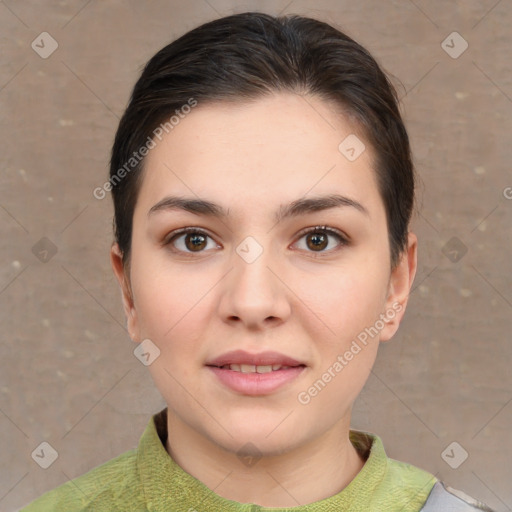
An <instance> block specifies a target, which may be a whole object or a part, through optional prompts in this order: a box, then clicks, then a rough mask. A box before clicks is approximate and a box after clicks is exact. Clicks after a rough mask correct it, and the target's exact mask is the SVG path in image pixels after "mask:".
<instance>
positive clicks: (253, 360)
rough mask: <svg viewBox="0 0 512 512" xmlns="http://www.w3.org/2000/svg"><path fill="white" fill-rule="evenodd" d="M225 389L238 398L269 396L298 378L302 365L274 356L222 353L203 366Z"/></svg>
mask: <svg viewBox="0 0 512 512" xmlns="http://www.w3.org/2000/svg"><path fill="white" fill-rule="evenodd" d="M206 366H207V367H208V369H209V370H211V371H212V373H213V375H215V376H216V378H217V379H218V380H219V381H220V382H221V383H222V384H223V385H224V386H226V387H228V388H229V389H231V390H232V391H235V392H236V393H239V394H242V395H250V396H258V395H268V394H270V393H273V392H275V391H277V390H279V389H280V388H282V387H284V386H285V385H287V384H290V383H291V382H292V381H294V380H295V379H296V378H298V377H299V376H300V375H301V374H302V373H303V371H304V370H305V369H306V365H305V364H304V363H301V362H300V361H297V360H296V359H293V358H292V357H289V356H286V355H284V354H279V353H278V352H260V353H259V354H250V353H249V352H245V351H243V350H235V351H233V352H226V353H225V354H222V355H221V356H219V357H216V358H215V359H212V360H210V361H208V362H207V363H206Z"/></svg>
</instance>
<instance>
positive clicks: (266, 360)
mask: <svg viewBox="0 0 512 512" xmlns="http://www.w3.org/2000/svg"><path fill="white" fill-rule="evenodd" d="M228 365H239V366H255V367H258V366H259V367H261V366H274V365H280V366H281V367H285V366H289V367H295V366H306V365H305V364H304V363H302V362H300V361H297V360H296V359H293V358H292V357H289V356H286V355H284V354H280V353H279V352H260V353H259V354H251V353H249V352H245V351H244V350H234V351H231V352H226V353H225V354H222V355H220V356H219V357H216V358H215V359H212V360H210V361H208V362H207V363H206V366H217V367H219V368H222V367H223V366H228ZM235 371H236V370H235ZM261 373H264V372H261Z"/></svg>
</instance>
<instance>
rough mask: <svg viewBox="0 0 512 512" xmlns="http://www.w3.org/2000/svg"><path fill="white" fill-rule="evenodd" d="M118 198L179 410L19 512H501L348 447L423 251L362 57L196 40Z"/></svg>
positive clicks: (119, 219)
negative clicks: (132, 445) (355, 410)
mask: <svg viewBox="0 0 512 512" xmlns="http://www.w3.org/2000/svg"><path fill="white" fill-rule="evenodd" d="M105 191H112V195H113V200H114V208H115V242H114V244H113V246H112V251H111V261H112V266H113V269H114V272H115V275H116V277H117V279H118V281H119V283H120V286H121V290H122V296H123V304H124V309H125V313H126V317H127V322H128V330H129V333H130V336H131V338H132V339H133V340H134V341H135V342H137V343H138V347H137V349H136V351H135V353H136V355H137V356H138V357H139V359H140V360H141V361H142V362H143V363H144V364H145V365H146V366H148V368H149V370H150V372H151V375H152V376H153V379H154V381H155V384H156V386H157V387H158V389H159V390H160V392H161V393H162V396H163V397H164V398H165V400H166V402H167V405H168V406H167V407H166V408H165V409H164V410H163V411H161V412H160V413H158V414H155V415H154V416H153V418H151V420H150V422H149V425H148V427H147V429H146V431H145V432H144V434H143V435H142V437H141V440H140V444H139V446H138V448H137V449H136V450H131V451H129V452H126V453H124V454H122V455H120V456H119V457H117V458H115V459H113V460H111V461H109V462H107V463H105V464H103V465H101V466H99V467H97V468H95V469H93V470H91V471H90V472H89V473H87V474H85V475H83V476H81V477H79V478H77V479H75V480H73V481H72V482H68V483H67V484H65V485H63V486H61V487H59V488H57V489H55V490H53V491H51V492H49V493H47V494H46V495H44V496H43V497H41V498H40V499H39V500H36V501H35V502H34V503H33V504H32V505H30V506H29V507H27V508H26V509H25V510H27V511H32V510H34V511H35V510H38V511H44V510H66V511H74V510H95V511H96V510H100V511H101V510H105V511H106V510H109V511H110V510H134V511H135V510H137V511H139V510H162V511H163V510H166V511H169V510H173V511H174V510H176V511H178V510H182V511H185V510H188V511H193V510H197V511H210V510H211V511H219V510H223V511H224V510H226V511H254V510H267V509H272V510H277V509H279V510H288V509H290V510H295V511H306V510H307V511H329V510H333V511H334V510H336V511H345V510H346V511H348V510H351V511H365V512H366V511H380V512H385V511H398V510H400V511H404V512H407V511H410V512H413V511H414V512H416V511H420V510H423V511H428V510H453V511H456V510H457V511H459V510H460V511H465V510H489V509H488V508H487V507H485V505H482V504H480V503H478V502H476V501H475V500H472V499H471V498H469V497H467V496H465V495H462V494H461V493H459V492H453V490H451V489H449V488H448V489H447V488H446V487H445V486H444V485H443V484H442V483H441V482H438V481H437V479H436V478H435V477H434V476H433V475H431V474H430V473H428V472H426V471H424V470H422V469H420V468H417V467H414V466H412V465H410V464H406V463H402V462H399V461H395V460H393V459H390V458H388V457H387V455H386V453H385V451H384V447H383V445H382V442H381V440H380V438H379V437H378V436H377V435H375V434H372V433H369V432H362V431H356V430H351V429H350V417H351V410H352V405H353V403H354V401H355V399H356V398H357V396H358V394H359V393H360V391H361V389H362V388H363V386H364V384H365V382H366V380H367V378H368V376H369V374H370V372H371V369H372V366H373V363H374V361H375V358H376V355H377V349H378V346H379V343H380V342H385V341H387V340H389V339H391V338H392V336H393V335H394V334H395V332H396V331H397V329H398V327H399V324H400V321H401V319H402V317H403V315H404V312H405V308H406V305H407V300H408V295H409V292H410V289H411V285H412V282H413V279H414V275H415V272H416V251H417V240H416V237H415V235H414V234H413V233H411V232H410V231H409V221H410V217H411V212H412V209H413V206H414V171H413V166H412V162H411V155H410V147H409V141H408V136H407V132H406V130H405V127H404V124H403V122H402V119H401V116H400V113H399V109H398V105H397V96H396V92H395V90H394V89H393V87H392V85H391V84H390V82H389V81H388V79H387V78H386V76H385V74H384V73H383V72H382V70H381V69H380V68H379V66H378V64H377V63H376V62H375V60H374V59H373V58H372V56H371V55H370V54H369V53H368V52H367V51H366V50H365V49H364V48H362V47H361V46H360V45H359V44H358V43H356V42H355V41H353V40H352V39H350V38H349V37H347V36H346V35H344V34H343V33H341V32H339V31H338V30H336V29H335V28H333V27H331V26H330V25H328V24H326V23H323V22H320V21H317V20H313V19H309V18H304V17H300V16H289V17H280V18H275V17H272V16H269V15H266V14H261V13H243V14H238V15H234V16H228V17H225V18H221V19H218V20H216V21H213V22H210V23H206V24H204V25H202V26H200V27H198V28H196V29H195V30H192V31H190V32H188V33H187V34H185V35H184V36H182V37H180V38H179V39H178V40H176V41H174V42H173V43H171V44H170V45H168V46H166V47H165V48H163V49H162V50H160V51H159V52H158V53H157V54H156V55H155V56H154V57H153V58H152V59H151V60H150V61H149V62H148V63H147V65H146V67H145V69H144V71H143V73H142V75H141V77H140V78H139V80H138V82H137V84H136V85H135V88H134V90H133V93H132V97H131V100H130V103H129V105H128V107H127V109H126V112H125V114H124V116H123V118H122V119H121V122H120V124H119V128H118V131H117V134H116V139H115V142H114V145H113V150H112V159H111V169H110V179H109V181H108V182H107V183H106V184H105V185H104V187H103V188H100V189H97V191H95V195H101V194H104V192H105Z"/></svg>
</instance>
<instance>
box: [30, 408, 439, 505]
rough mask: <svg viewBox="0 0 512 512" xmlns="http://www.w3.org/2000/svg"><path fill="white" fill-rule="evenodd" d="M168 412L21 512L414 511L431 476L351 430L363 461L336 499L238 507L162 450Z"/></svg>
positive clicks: (432, 480)
mask: <svg viewBox="0 0 512 512" xmlns="http://www.w3.org/2000/svg"><path fill="white" fill-rule="evenodd" d="M166 440H167V409H163V410H162V411H160V412H159V413H157V414H155V415H154V416H153V417H152V418H151V420H150V421H149V424H148V426H147V427H146V430H145V431H144V433H143V434H142V436H141V438H140V441H139V445H138V447H137V448H136V449H133V450H130V451H127V452H125V453H123V454H121V455H119V456H118V457H115V458H114V459H112V460H110V461H107V462H105V463H104V464H102V465H100V466H97V467H95V468H93V469H91V470H90V471H89V472H87V473H85V474H84V475H82V476H80V477H78V478H75V479H73V480H71V481H69V482H66V483H65V484H62V485H60V486H59V487H57V488H55V489H53V490H51V491H48V492H47V493H45V494H43V495H42V496H41V497H39V498H38V499H36V500H35V501H33V502H32V503H31V504H29V505H28V506H27V507H25V508H23V509H22V510H21V512H50V511H51V512H79V511H94V512H103V511H104V512H107V511H108V512H113V511H120V512H121V511H122V512H146V511H147V512H149V511H151V512H178V511H179V512H194V511H196V512H221V511H226V512H258V511H260V512H264V511H272V512H277V511H293V512H331V511H332V512H334V511H336V512H346V511H350V512H396V511H398V510H399V511H401V512H418V511H419V510H420V509H421V507H422V506H423V504H424V503H425V500H426V499H427V497H428V494H429V492H430V491H431V489H432V487H433V486H434V484H435V482H436V481H437V479H436V477H435V476H433V475H431V474H430V473H427V472H426V471H423V470H422V469H419V468H417V467H415V466H412V465H410V464H407V463H405V462H399V461H396V460H393V459H390V458H389V457H387V455H386V452H385V451H384V446H383V445H382V441H381V439H380V438H379V437H378V436H377V435H375V434H371V433H368V432H362V431H357V430H351V431H350V441H351V442H352V444H353V445H354V446H355V447H356V449H357V450H358V452H359V453H360V454H361V456H362V457H363V459H364V460H365V461H366V462H365V464H364V466H363V468H362V469H361V471H360V472H359V473H358V474H357V475H356V477H355V478H354V479H353V480H352V481H351V482H350V484H349V485H348V486H347V487H345V488H344V489H343V490H342V491H341V492H339V493H338V494H336V495H334V496H331V497H329V498H325V499H323V500H320V501H317V502H315V503H310V504H309V505H302V506H297V507H291V508H267V507H262V506H259V505H254V504H248V503H238V502H236V501H231V500H228V499H226V498H223V497H221V496H219V495H218V494H215V492H214V491H212V490H210V489H209V488H208V487H206V486H205V485H204V484H203V483H202V482H200V481H199V480H197V479H196V478H194V477H193V476H192V475H190V474H189V473H187V472H185V471H184V470H183V469H182V468H181V467H180V466H178V464H176V462H175V461H174V460H173V459H172V458H171V457H170V455H169V454H168V453H167V451H166V449H165V443H166Z"/></svg>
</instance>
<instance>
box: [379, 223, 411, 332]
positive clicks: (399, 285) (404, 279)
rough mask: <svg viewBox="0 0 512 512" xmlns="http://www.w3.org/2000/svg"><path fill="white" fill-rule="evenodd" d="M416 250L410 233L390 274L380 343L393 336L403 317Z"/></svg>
mask: <svg viewBox="0 0 512 512" xmlns="http://www.w3.org/2000/svg"><path fill="white" fill-rule="evenodd" d="M417 248H418V239H417V237H416V235H415V234H414V233H411V232H410V233H409V234H408V243H407V249H406V250H405V251H404V252H403V253H402V255H401V257H400V261H399V262H398V264H397V265H396V267H395V268H394V269H393V270H392V272H391V276H390V280H389V288H388V296H387V298H386V309H385V311H384V312H383V314H384V316H385V320H384V323H385V327H384V329H383V330H382V331H381V336H380V341H388V340H390V339H391V338H392V337H393V336H394V334H395V333H396V331H397V330H398V327H399V326H400V322H401V321H402V318H403V316H404V313H405V309H406V307H407V302H408V299H409V294H410V292H411V287H412V283H413V281H414V277H415V275H416V268H417Z"/></svg>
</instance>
